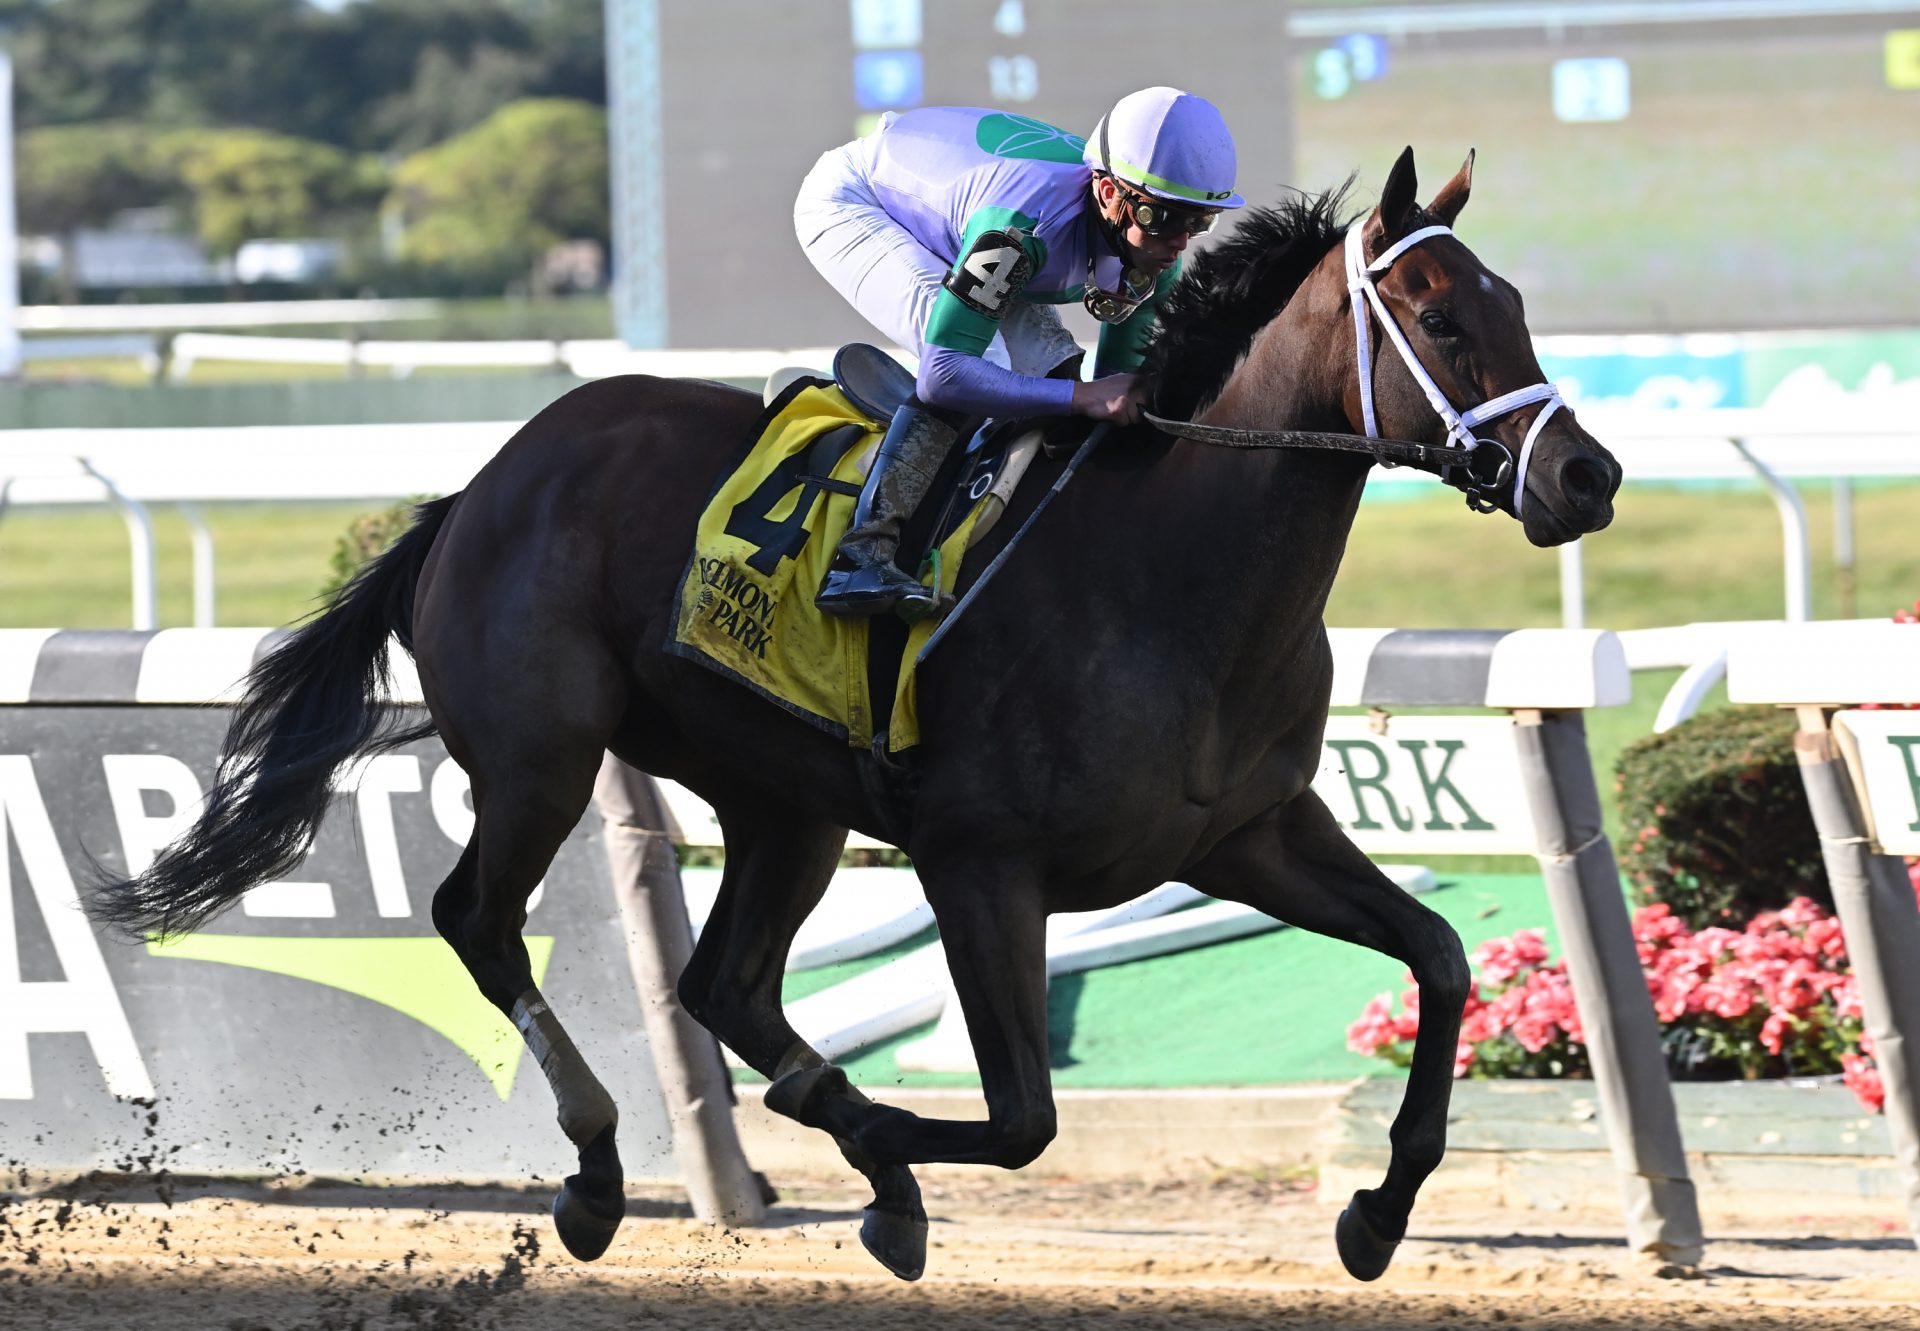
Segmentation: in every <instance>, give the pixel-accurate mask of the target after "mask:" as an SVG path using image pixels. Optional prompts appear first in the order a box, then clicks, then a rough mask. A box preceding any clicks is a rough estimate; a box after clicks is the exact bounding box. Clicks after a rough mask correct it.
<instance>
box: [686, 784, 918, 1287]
mask: <svg viewBox="0 0 1920 1331" xmlns="http://www.w3.org/2000/svg"><path fill="white" fill-rule="evenodd" d="M716 812H717V813H718V815H719V818H720V825H721V828H722V830H723V831H724V833H725V835H726V844H727V864H726V869H725V871H724V873H723V874H722V877H721V880H720V895H719V897H718V899H717V900H716V901H715V902H714V907H713V911H712V913H711V914H710V915H709V916H708V917H707V923H706V927H705V928H704V929H702V930H701V933H700V941H699V943H698V944H697V945H696V947H695V948H694V953H693V958H692V960H690V961H689V962H688V963H687V969H686V971H685V973H684V974H682V976H681V977H680V1002H681V1006H683V1007H684V1008H685V1009H686V1010H687V1012H688V1013H689V1014H690V1015H691V1016H692V1017H693V1018H694V1019H695V1020H696V1021H698V1022H700V1024H701V1025H703V1026H705V1027H706V1028H707V1029H708V1030H710V1031H712V1032H713V1034H714V1035H715V1036H716V1037H717V1038H718V1039H719V1040H721V1041H722V1042H723V1043H724V1044H726V1046H727V1047H728V1048H729V1049H732V1050H733V1051H734V1052H735V1053H737V1054H739V1055H740V1057H741V1058H742V1059H744V1060H745V1061H746V1063H747V1065H748V1066H749V1067H751V1068H753V1069H754V1070H755V1071H756V1072H759V1073H760V1074H761V1075H762V1076H764V1077H766V1078H767V1080H768V1081H769V1082H772V1083H775V1084H781V1083H782V1082H783V1081H784V1079H786V1078H787V1077H788V1076H789V1074H796V1073H797V1074H800V1076H801V1077H802V1078H804V1077H806V1076H807V1074H808V1073H809V1072H810V1071H811V1070H813V1069H820V1068H828V1067H830V1066H831V1065H830V1064H829V1063H828V1062H827V1060H826V1059H825V1058H823V1057H821V1055H820V1054H819V1053H818V1052H816V1051H815V1050H814V1049H813V1048H812V1046H810V1045H808V1044H807V1042H806V1041H805V1040H803V1039H802V1038H801V1037H800V1035H799V1034H798V1033H797V1032H796V1031H795V1030H794V1029H793V1027H792V1025H791V1024H790V1023H789V1022H788V1021H787V1018H786V1013H785V1012H784V1011H783V1010H782V1008H781V1005H780V986H781V981H782V979H783V978H784V977H785V974H786V967H787V956H788V953H789V951H790V950H791V949H792V946H793V938H794V935H795V934H796V933H797V932H798V931H799V928H800V925H801V923H802V922H803V921H805V919H806V918H807V916H808V915H809V914H811V913H812V911H813V908H814V907H815V906H817V905H818V904H819V903H820V898H821V897H822V896H823V895H824V894H825V892H826V889H827V885H828V884H829V883H830V882H831V881H832V878H833V873H834V870H835V868H836V867H837V865H838V864H839V859H840V851H841V848H842V847H843V846H844V845H845V843H846V835H847V834H846V829H845V828H840V827H833V826H830V825H828V824H825V823H820V822H816V821H814V820H812V819H807V818H803V817H802V816H800V815H799V814H796V813H793V812H791V811H786V810H777V809H770V808H768V807H767V806H766V805H764V804H760V805H757V806H756V807H755V808H754V809H753V810H752V811H751V812H747V811H744V810H741V811H736V810H734V809H732V808H730V807H728V806H726V805H721V806H719V807H718V808H717V809H716ZM794 1084H795V1083H794V1082H791V1081H785V1085H786V1086H787V1087H789V1088H791V1087H792V1086H793V1085H794ZM847 1093H848V1094H849V1095H850V1096H852V1097H855V1098H857V1099H858V1100H860V1101H862V1102H865V1101H866V1097H865V1096H864V1095H862V1094H861V1093H860V1092H859V1091H858V1090H856V1089H854V1088H853V1087H851V1086H848V1087H847ZM767 1106H768V1108H770V1109H772V1110H774V1111H775V1112H776V1113H786V1114H787V1115H788V1116H789V1117H792V1116H793V1113H792V1106H790V1105H788V1106H783V1104H782V1100H781V1097H780V1096H777V1095H775V1094H773V1093H772V1090H771V1088H769V1093H768V1096H767ZM834 1140H835V1143H836V1144H837V1145H838V1146H839V1148H840V1153H841V1155H843V1156H844V1157H845V1158H846V1161H847V1163H848V1164H849V1165H851V1166H853V1167H854V1168H855V1169H857V1170H859V1171H860V1173H861V1174H863V1175H865V1176H866V1179H867V1182H868V1183H869V1184H871V1185H872V1187H873V1201H872V1202H871V1203H869V1204H868V1206H867V1207H866V1211H865V1215H864V1216H863V1217H862V1220H861V1225H860V1241H861V1243H862V1244H863V1245H864V1246H865V1247H866V1249H867V1251H868V1252H870V1253H872V1254H873V1256H874V1258H875V1260H877V1261H878V1262H879V1263H880V1264H881V1265H882V1266H884V1267H886V1268H887V1270H889V1271H891V1272H892V1273H893V1274H894V1275H896V1276H899V1277H900V1278H901V1279H902V1280H917V1279H919V1277H920V1275H921V1273H922V1272H924V1271H925V1270H926V1264H927V1213H926V1210H925V1208H924V1207H923V1206H922V1204H921V1201H920V1185H919V1184H918V1183H917V1182H916V1181H915V1180H914V1177H913V1171H912V1170H910V1169H908V1168H907V1167H906V1166H905V1165H898V1164H893V1165H883V1164H879V1163H877V1162H876V1161H874V1160H873V1159H871V1158H870V1157H868V1156H867V1155H866V1154H865V1153H864V1152H862V1151H861V1150H860V1149H859V1147H858V1146H857V1145H855V1143H854V1142H852V1141H851V1140H849V1139H848V1138H845V1137H835V1139H834Z"/></svg>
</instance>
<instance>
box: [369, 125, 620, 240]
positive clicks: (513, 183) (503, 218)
mask: <svg viewBox="0 0 1920 1331" xmlns="http://www.w3.org/2000/svg"><path fill="white" fill-rule="evenodd" d="M606 122H607V117H606V113H605V112H604V111H602V110H601V109H600V108H599V107H596V106H591V105H589V104H587V103H585V102H578V101H571V100H567V99H563V98H549V99H542V100H532V101H524V102H516V103H514V104H513V105H511V106H507V107H503V108H502V109H501V110H499V111H497V112H495V113H494V114H493V115H491V116H489V117H488V118H487V119H486V120H485V121H483V122H482V123H481V124H479V125H477V126H475V127H474V128H473V129H471V130H468V131H467V132H466V133H464V134H460V135H457V136H455V137H454V138H452V139H449V140H447V141H446V142H445V143H442V144H440V145H438V146H436V147H433V148H429V149H427V150H426V151H425V152H421V153H416V154H415V155H414V156H412V157H409V158H407V159H406V160H405V161H404V162H402V163H400V165H399V166H398V167H397V168H395V170H394V174H393V190H392V192H391V193H390V194H389V195H388V197H387V204H386V208H387V211H388V213H389V214H390V215H392V216H394V217H397V218H398V219H399V221H400V223H401V225H402V226H403V228H404V230H403V234H402V240H401V248H400V257H401V258H403V259H406V260H410V261H413V262H416V263H421V264H425V265H429V266H434V267H443V268H448V269H453V270H460V271H465V272H469V273H471V272H474V271H487V272H496V273H498V274H500V275H501V276H505V275H506V274H507V273H509V272H517V273H526V272H529V271H530V270H531V269H532V267H533V265H534V264H535V263H536V262H537V261H538V260H539V259H540V257H541V256H542V255H544V254H545V253H546V251H547V250H548V249H550V248H552V247H553V246H554V245H556V244H558V243H560V242H561V241H563V240H587V239H591V240H598V241H600V242H602V243H603V244H604V243H605V242H606V240H607V238H608V233H609V222H608V216H607V206H608V205H607V123H606Z"/></svg>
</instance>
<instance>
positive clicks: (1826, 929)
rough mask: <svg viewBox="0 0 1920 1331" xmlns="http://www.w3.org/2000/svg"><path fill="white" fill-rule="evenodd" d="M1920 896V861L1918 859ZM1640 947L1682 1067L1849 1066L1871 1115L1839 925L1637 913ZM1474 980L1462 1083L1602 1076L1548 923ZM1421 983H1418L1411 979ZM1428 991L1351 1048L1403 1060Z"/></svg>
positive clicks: (1491, 957)
mask: <svg viewBox="0 0 1920 1331" xmlns="http://www.w3.org/2000/svg"><path fill="white" fill-rule="evenodd" d="M1908 872H1909V874H1910V875H1911V876H1912V877H1913V879H1914V882H1915V889H1916V892H1917V893H1920V867H1916V866H1913V865H1909V868H1908ZM1633 936H1634V942H1635V944H1636V945H1637V947H1638V950H1639V953H1640V965H1641V968H1642V970H1644V971H1645V973H1646V977H1647V992H1648V994H1649V995H1651V997H1652V999H1653V1006H1654V1012H1655V1014H1656V1015H1657V1016H1658V1018H1659V1021H1660V1025H1661V1027H1662V1032H1663V1035H1664V1036H1665V1037H1666V1040H1667V1044H1668V1048H1669V1050H1670V1051H1675V1050H1677V1051H1681V1053H1682V1054H1683V1056H1684V1062H1685V1064H1686V1066H1685V1067H1684V1068H1683V1069H1682V1072H1683V1075H1694V1076H1716V1075H1717V1076H1726V1077H1748V1078H1754V1077H1770V1076H1816V1075H1822V1074H1831V1073H1839V1074H1841V1075H1842V1077H1843V1078H1844V1080H1845V1082H1846V1084H1847V1085H1848V1086H1849V1087H1850V1088H1851V1089H1852V1090H1853V1093H1854V1094H1855V1095H1856V1096H1857V1097H1859V1100H1860V1103H1861V1104H1863V1105H1865V1106H1866V1107H1867V1108H1868V1109H1870V1110H1874V1111H1878V1110H1879V1109H1880V1107H1881V1105H1882V1103H1883V1102H1884V1099H1885V1093H1884V1091H1883V1089H1882V1087H1881V1083H1880V1073H1879V1070H1878V1069H1877V1068H1876V1067H1875V1065H1874V1062H1873V1046H1872V1042H1871V1040H1870V1039H1869V1037H1868V1036H1867V1034H1866V1032H1865V1031H1864V1030H1862V1028H1861V1014H1860V993H1859V986H1858V985H1857V983H1856V982H1855V980H1854V977H1853V973H1852V971H1851V970H1850V969H1849V967H1848V964H1847V953H1846V947H1845V944H1844V942H1843V940H1842V939H1841V936H1840V924H1839V921H1837V920H1836V919H1834V918H1833V916H1832V915H1830V914H1829V913H1828V912H1826V911H1825V910H1823V909H1822V908H1821V907H1819V906H1817V905H1815V904H1814V903H1813V902H1811V901H1808V900H1807V899H1805V898H1804V897H1803V898H1800V899H1798V900H1796V901H1794V902H1792V903H1791V904H1789V905H1787V906H1786V907H1784V908H1783V909H1781V910H1777V911H1767V912H1765V913H1763V914H1761V915H1759V916H1757V917H1755V918H1754V920H1753V921H1752V922H1751V923H1750V924H1748V925H1747V927H1746V928H1745V929H1721V928H1711V929H1702V930H1699V931H1698V932H1695V931H1693V930H1690V929H1688V928H1687V926H1686V924H1685V923H1684V922H1682V921H1681V920H1679V919H1677V918H1675V917H1674V915H1673V914H1672V912H1670V911H1669V910H1668V909H1667V907H1666V906H1665V905H1652V906H1643V907H1641V908H1640V909H1639V910H1638V911H1636V912H1635V913H1634V917H1633ZM1471 960H1472V962H1473V968H1474V972H1475V975H1474V984H1473V988H1472V991H1471V992H1470V993H1469V995H1468V998H1467V1007H1466V1014H1465V1018H1464V1020H1463V1022H1462V1024H1461V1028H1460V1044H1459V1048H1458V1050H1457V1052H1456V1055H1455V1058H1454V1065H1453V1073H1454V1076H1456V1077H1584V1076H1588V1075H1591V1073H1590V1067H1589V1064H1588V1062H1587V1051H1586V1045H1585V1042H1584V1040H1583V1038H1582V1034H1581V1029H1580V1013H1579V1010H1578V1008H1577V1007H1576V1006H1575V1004H1574V1001H1573V986H1572V984H1571V983H1570V982H1569V980H1568V978H1567V972H1566V963H1565V962H1556V961H1549V960H1548V955H1547V946H1546V939H1545V936H1544V935H1543V933H1542V932H1541V931H1540V930H1538V929H1522V930H1520V931H1519V932H1518V933H1516V934H1514V935H1513V936H1512V937H1511V938H1496V939H1492V940H1489V941H1488V942H1485V943H1482V944H1481V945H1480V946H1479V947H1477V948H1475V949H1474V952H1473V956H1472V958H1471ZM1409 979H1411V977H1409ZM1419 999H1420V995H1419V991H1418V990H1417V989H1414V988H1409V989H1408V990H1407V991H1406V992H1405V993H1404V994H1402V995H1401V999H1400V1004H1399V1009H1398V1011H1396V1010H1395V1007H1394V1002H1393V998H1392V996H1391V995H1390V994H1381V995H1379V996H1378V997H1376V998H1375V999H1374V1000H1373V1001H1372V1002H1370V1003H1368V1004H1367V1006H1366V1008H1365V1009H1364V1010H1363V1011H1362V1012H1361V1014H1360V1018H1359V1020H1358V1021H1355V1022H1354V1023H1353V1025H1352V1026H1350V1027H1349V1028H1348V1030H1347V1047H1348V1048H1350V1049H1352V1050H1353V1051H1354V1052H1356V1053H1361V1054H1371V1055H1374V1056H1376V1057H1379V1058H1384V1059H1386V1060H1388V1061H1389V1062H1392V1063H1394V1064H1396V1065H1399V1066H1403V1067H1404V1066H1405V1065H1406V1064H1407V1063H1408V1061H1409V1060H1410V1059H1411V1057H1412V1053H1413V1037H1414V1034H1415V1032H1417V1031H1418V1030H1419V1028H1420V1003H1419Z"/></svg>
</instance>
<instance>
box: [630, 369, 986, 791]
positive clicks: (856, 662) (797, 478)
mask: <svg viewBox="0 0 1920 1331" xmlns="http://www.w3.org/2000/svg"><path fill="white" fill-rule="evenodd" d="M777 408H778V409H777V410H775V411H774V412H773V414H772V416H771V418H770V419H766V423H765V427H764V428H763V429H762V430H761V432H760V436H759V439H758V440H757V441H756V442H755V443H754V445H753V447H752V448H751V449H750V450H749V452H748V453H747V456H746V459H745V460H744V461H743V462H741V464H740V465H739V467H738V468H736V469H735V470H734V472H733V474H732V475H730V476H728V477H727V478H726V480H725V481H724V482H722V484H721V486H720V488H719V490H718V491H716V492H715V494H714V496H713V498H712V499H711V500H710V501H709V502H708V504H707V507H706V509H705V511H704V512H702V513H701V515H700V525H699V529H698V531H697V532H696V534H695V537H694V550H693V558H692V559H691V560H690V561H689V562H688V564H687V573H686V578H685V579H684V581H683V582H682V583H681V587H680V604H679V610H678V614H677V616H676V618H675V623H674V632H673V640H672V641H671V642H670V643H668V650H670V651H673V652H676V653H678V654H679V655H682V656H686V657H689V658H691V659H693V660H696V661H698V662H700V663H701V664H702V665H705V666H708V667H710V668H712V669H714V670H717V671H719V672H720V673H721V674H723V675H727V676H729V677H731V678H733V679H736V680H738V681H739V682H741V683H742V684H745V685H746V686H747V687H748V688H750V689H753V690H754V691H755V692H757V693H760V694H762V695H763V696H765V697H767V698H770V699H772V700H773V701H774V702H777V703H779V704H780V705H781V706H782V707H784V708H786V709H787V710H788V711H790V712H793V713H794V714H796V715H798V716H801V717H804V718H805V719H807V720H808V721H811V722H813V723H814V724H815V725H817V726H820V727H821V728H823V729H825V730H828V731H830V732H832V733H834V734H837V735H841V736H843V737H844V738H845V739H846V741H847V742H848V743H849V744H851V745H853V746H855V747H857V748H861V749H866V748H870V747H871V746H872V744H873V737H874V735H875V733H876V731H878V730H881V729H884V730H885V731H886V733H887V748H888V750H889V751H890V752H895V753H897V752H899V751H901V750H903V749H909V748H912V747H913V746H914V745H916V744H918V743H919V742H920V731H919V722H918V719H917V718H916V716H915V714H914V672H913V665H914V658H915V657H916V656H917V655H918V654H919V651H920V648H921V646H922V645H923V644H925V642H926V641H927V639H928V638H929V637H931V636H932V634H933V630H934V628H935V627H936V625H937V623H938V621H937V620H936V619H932V618H929V619H925V620H922V621H921V622H919V623H918V624H915V625H914V626H913V627H912V628H911V630H909V632H908V636H907V647H906V651H905V653H904V654H903V655H902V657H901V660H900V672H899V678H898V679H897V680H896V681H895V685H894V691H893V696H892V697H890V698H887V699H885V700H884V703H885V710H884V711H882V712H880V713H879V715H878V717H877V718H876V714H875V707H874V705H873V700H871V699H869V697H868V692H867V621H866V620H864V619H836V618H834V617H832V616H829V615H823V614H821V613H820V612H819V610H817V609H816V608H815V607H814V604H813V598H814V596H815V594H816V593H818V591H819V590H820V583H821V580H822V579H823V578H824V577H825V576H826V573H827V566H828V564H829V562H830V561H831V560H832V558H833V552H834V547H835V546H837V545H838V544H839V543H840V538H841V536H842V535H844V534H845V533H846V530H847V528H848V527H849V526H850V525H852V522H853V508H854V497H853V496H852V495H846V494H838V493H835V492H833V491H830V490H826V489H823V488H822V487H821V486H820V485H819V484H818V483H817V481H815V480H814V479H813V478H812V477H811V476H810V475H809V473H810V472H812V471H813V470H814V468H813V467H812V466H811V465H809V464H810V462H811V461H812V459H811V458H810V454H811V452H812V450H813V447H814V445H815V444H816V443H817V442H818V441H819V440H820V438H821V436H823V435H825V434H826V433H827V432H828V431H830V430H837V429H840V428H842V427H844V426H847V425H860V426H864V427H865V429H864V430H863V431H862V433H861V434H860V435H859V436H858V437H857V438H851V439H850V442H849V444H848V446H847V448H846V449H845V450H844V451H843V452H841V454H840V456H839V458H838V460H837V461H836V462H835V463H834V466H833V471H832V479H834V480H837V481H845V482H848V483H850V484H852V485H856V486H857V485H858V484H859V483H860V481H861V480H862V479H863V467H862V463H863V462H864V461H865V460H866V454H867V453H868V452H869V451H870V450H871V448H872V447H873V445H874V444H875V443H876V442H877V441H878V439H879V437H880V435H881V433H882V429H881V427H880V426H878V425H875V424H874V423H873V422H872V421H871V420H869V419H868V418H867V417H866V415H864V414H863V413H862V412H861V411H860V410H859V409H858V408H857V407H855V406H854V405H853V404H852V403H851V402H849V401H848V400H847V398H846V396H845V395H844V394H842V393H841V392H840V390H839V389H838V388H832V387H826V388H822V387H817V386H813V385H808V386H806V387H803V388H801V389H800V390H799V391H798V392H797V393H792V394H791V395H788V396H786V397H785V400H784V402H780V403H778V404H777ZM981 508H982V505H980V504H976V505H975V506H974V511H973V512H971V513H969V514H968V515H967V517H966V519H965V520H964V521H963V522H961V524H960V525H959V527H958V528H956V529H955V530H954V532H953V533H952V534H951V535H950V536H948V537H947V538H946V539H945V540H944V541H942V542H941V543H940V546H939V551H940V557H939V559H938V560H936V561H935V562H934V574H933V575H932V576H937V577H938V578H939V580H940V585H939V586H938V587H937V588H935V590H936V591H938V592H940V593H942V594H951V592H952V591H953V587H954V583H955V580H956V579H957V578H958V576H959V572H960V556H961V553H962V552H963V551H964V550H965V549H966V546H967V541H968V538H969V537H970V535H971V534H972V530H973V526H974V523H975V521H976V520H977V518H978V517H979V514H980V511H981ZM929 585H931V584H929Z"/></svg>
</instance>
